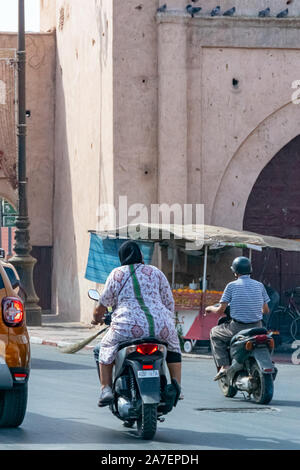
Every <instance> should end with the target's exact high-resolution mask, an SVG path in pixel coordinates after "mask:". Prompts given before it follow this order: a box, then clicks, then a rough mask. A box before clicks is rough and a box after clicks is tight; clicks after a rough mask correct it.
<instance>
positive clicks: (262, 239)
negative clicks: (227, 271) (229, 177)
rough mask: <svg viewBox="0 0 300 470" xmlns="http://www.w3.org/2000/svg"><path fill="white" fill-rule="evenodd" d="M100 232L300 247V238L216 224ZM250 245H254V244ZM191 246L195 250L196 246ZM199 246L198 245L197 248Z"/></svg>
mask: <svg viewBox="0 0 300 470" xmlns="http://www.w3.org/2000/svg"><path fill="white" fill-rule="evenodd" d="M98 234H99V235H100V236H108V237H117V238H132V239H136V240H138V239H139V240H148V241H157V242H160V241H168V240H172V241H173V240H175V241H176V244H180V243H182V242H184V243H191V244H195V245H198V249H201V248H202V246H203V245H207V246H210V247H211V248H213V247H215V248H217V247H218V246H220V247H222V246H226V245H229V246H235V247H241V248H244V247H247V248H254V249H255V247H261V248H268V247H269V248H277V249H280V250H285V251H299V252H300V242H299V241H296V240H291V239H284V238H279V237H271V236H267V235H260V234H258V233H253V232H246V231H243V230H242V231H239V230H233V229H229V228H225V227H216V226H212V225H178V224H170V225H169V224H149V223H140V224H130V225H127V226H124V227H119V228H117V229H113V230H108V231H105V232H99V233H98ZM250 245H253V246H252V247H251V246H250ZM191 249H193V250H195V247H194V248H192V247H191ZM196 249H197V248H196Z"/></svg>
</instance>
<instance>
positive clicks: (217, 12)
mask: <svg viewBox="0 0 300 470" xmlns="http://www.w3.org/2000/svg"><path fill="white" fill-rule="evenodd" d="M220 14H221V7H220V6H217V7H216V8H214V9H213V10H211V12H210V16H218V15H220Z"/></svg>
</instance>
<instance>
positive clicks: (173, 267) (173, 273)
mask: <svg viewBox="0 0 300 470" xmlns="http://www.w3.org/2000/svg"><path fill="white" fill-rule="evenodd" d="M176 258H177V249H176V245H175V243H174V245H173V260H172V289H175V271H176Z"/></svg>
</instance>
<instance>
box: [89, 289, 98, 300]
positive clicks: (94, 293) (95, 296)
mask: <svg viewBox="0 0 300 470" xmlns="http://www.w3.org/2000/svg"><path fill="white" fill-rule="evenodd" d="M88 296H89V298H90V299H92V300H96V301H97V302H98V301H99V300H100V294H99V292H98V291H97V290H96V289H90V290H89V291H88Z"/></svg>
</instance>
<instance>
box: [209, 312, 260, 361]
mask: <svg viewBox="0 0 300 470" xmlns="http://www.w3.org/2000/svg"><path fill="white" fill-rule="evenodd" d="M261 326H262V322H261V321H259V322H256V323H247V324H244V323H238V322H236V321H234V320H231V321H230V322H225V323H222V324H221V325H218V326H215V327H214V328H212V330H211V332H210V344H211V350H212V353H213V355H214V359H215V362H216V365H217V367H221V366H229V365H230V357H229V354H228V351H227V348H228V346H229V345H230V341H231V339H232V338H233V337H234V335H236V334H237V333H239V332H240V331H242V330H248V328H261Z"/></svg>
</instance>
